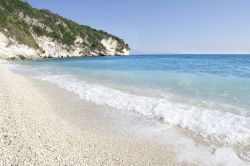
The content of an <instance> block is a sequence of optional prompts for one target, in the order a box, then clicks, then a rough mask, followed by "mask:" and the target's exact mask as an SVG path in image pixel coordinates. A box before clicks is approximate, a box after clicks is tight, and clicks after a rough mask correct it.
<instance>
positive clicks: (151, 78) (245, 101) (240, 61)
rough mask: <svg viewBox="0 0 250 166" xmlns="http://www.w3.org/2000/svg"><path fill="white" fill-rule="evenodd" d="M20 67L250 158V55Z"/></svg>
mask: <svg viewBox="0 0 250 166" xmlns="http://www.w3.org/2000/svg"><path fill="white" fill-rule="evenodd" d="M15 67H16V68H19V69H22V70H26V71H27V72H30V73H33V74H32V76H34V77H36V78H37V79H40V80H43V81H48V82H51V83H53V84H56V85H57V86H59V87H61V88H64V89H66V90H68V91H70V92H72V93H74V94H75V95H77V96H78V97H80V98H81V99H82V100H84V101H87V102H91V103H94V104H97V105H100V106H105V107H110V108H112V109H115V110H117V111H118V112H119V111H122V112H134V113H136V114H139V115H140V116H142V117H145V118H150V119H152V120H154V121H161V123H162V124H163V125H164V124H168V125H171V126H176V127H179V128H183V129H185V130H188V131H190V132H192V133H193V134H196V135H199V136H201V137H202V138H204V139H205V140H207V141H208V142H209V143H210V144H211V145H213V144H214V145H220V147H230V148H231V149H232V150H233V151H234V152H235V153H236V155H237V156H238V158H239V159H241V160H243V161H244V162H246V163H249V161H250V55H215V54H213V55H209V54H205V55H199V54H195V55H193V54H177V55H174V54H167V55H131V56H100V57H81V58H66V59H46V60H37V61H28V60H27V61H20V62H15ZM34 73H35V74H34Z"/></svg>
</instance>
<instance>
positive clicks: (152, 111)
mask: <svg viewBox="0 0 250 166" xmlns="http://www.w3.org/2000/svg"><path fill="white" fill-rule="evenodd" d="M38 78H39V79H41V80H45V81H49V82H51V83H54V84H56V85H58V86H59V87H61V88H64V89H66V90H68V91H71V92H73V93H75V94H76V95H78V96H79V97H80V98H81V99H83V100H86V101H90V102H93V103H96V104H98V105H107V106H110V107H113V108H115V109H117V110H129V111H134V112H137V113H140V114H142V115H145V116H149V117H153V118H159V119H162V120H163V121H164V122H166V123H169V124H172V125H178V126H180V127H183V128H186V129H189V130H191V131H193V132H195V133H197V134H200V135H202V136H203V137H205V138H210V139H216V140H219V141H223V142H225V143H228V144H243V145H249V142H250V117H245V116H241V115H236V114H233V113H229V112H223V111H219V110H212V109H206V108H202V107H197V106H193V105H189V104H185V103H177V102H173V101H170V100H166V99H163V98H157V97H146V96H139V95H134V94H129V93H126V92H123V91H120V90H116V89H112V88H109V87H105V86H102V85H100V84H92V83H91V84H90V83H88V82H85V81H82V80H80V79H76V78H72V77H71V76H67V75H42V76H38Z"/></svg>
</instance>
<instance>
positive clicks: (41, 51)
mask: <svg viewBox="0 0 250 166" xmlns="http://www.w3.org/2000/svg"><path fill="white" fill-rule="evenodd" d="M13 11H14V12H13ZM129 53H130V48H129V46H128V44H126V43H125V42H124V41H123V40H122V39H120V38H118V37H116V36H113V35H111V34H108V33H107V32H104V31H102V30H96V29H93V28H91V27H89V26H84V25H79V24H77V23H75V22H73V21H72V20H68V19H66V18H63V17H61V16H59V15H58V14H54V13H52V12H50V11H48V10H38V9H35V8H32V7H31V6H30V5H29V4H28V3H27V2H23V1H20V0H0V58H1V59H8V60H16V59H41V58H66V57H79V56H99V55H102V56H103V55H109V56H116V55H118V56H121V55H129Z"/></svg>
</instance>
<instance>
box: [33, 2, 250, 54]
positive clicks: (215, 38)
mask: <svg viewBox="0 0 250 166" xmlns="http://www.w3.org/2000/svg"><path fill="white" fill-rule="evenodd" d="M28 2H29V3H30V4H31V5H32V6H34V7H36V8H47V9H49V10H51V11H53V12H55V13H58V14H60V15H62V16H64V17H67V18H69V19H72V20H74V21H76V22H78V23H80V24H84V25H89V26H92V27H94V28H96V29H102V30H105V31H107V32H109V33H112V34H114V35H117V36H119V37H121V38H123V39H124V40H125V41H126V42H127V43H128V44H129V45H130V47H131V48H132V52H134V53H250V0H28Z"/></svg>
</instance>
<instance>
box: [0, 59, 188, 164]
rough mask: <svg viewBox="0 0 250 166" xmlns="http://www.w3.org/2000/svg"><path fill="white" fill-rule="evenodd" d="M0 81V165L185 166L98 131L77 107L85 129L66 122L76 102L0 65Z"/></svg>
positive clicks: (152, 146)
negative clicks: (69, 100)
mask: <svg viewBox="0 0 250 166" xmlns="http://www.w3.org/2000/svg"><path fill="white" fill-rule="evenodd" d="M0 82H1V83H0V110H1V111H0V126H1V128H0V165H189V164H188V163H183V162H182V163H178V164H177V163H176V162H175V155H174V154H173V153H171V152H169V151H168V148H167V147H166V146H164V145H161V144H156V143H153V142H149V141H147V140H144V141H143V140H141V139H140V140H137V139H136V138H135V137H129V136H127V137H126V136H125V135H121V134H116V133H115V132H114V133H110V132H109V130H103V129H102V127H100V126H102V124H101V123H102V121H100V122H99V121H98V120H97V119H96V120H95V116H96V115H95V112H91V110H85V108H77V109H82V110H84V113H82V114H83V115H84V114H85V116H82V117H81V120H82V121H85V124H86V125H81V127H79V126H78V125H76V124H74V123H70V122H71V121H74V118H73V117H74V116H75V117H77V114H76V115H72V116H70V114H71V113H70V110H69V109H74V107H75V108H76V107H77V106H79V103H78V105H77V104H76V103H77V101H75V103H74V102H73V103H74V104H72V105H70V104H69V105H67V104H68V103H72V102H63V101H66V100H67V95H66V94H69V93H68V92H66V91H65V90H63V89H60V88H56V87H55V86H53V85H49V84H43V86H42V83H41V84H39V83H38V82H37V81H32V80H31V79H27V78H25V77H24V76H21V75H18V74H15V73H13V72H11V71H10V70H9V69H7V68H6V67H5V65H4V64H3V62H2V63H1V64H0ZM46 89H47V90H46ZM62 94H64V96H62ZM69 95H70V94H69ZM55 96H57V97H55ZM51 97H54V98H53V99H52V98H51ZM88 109H90V108H88ZM61 111H62V112H64V114H63V113H61V114H60V113H59V112H61ZM65 116H68V118H65ZM69 117H70V118H72V119H71V120H70V118H69ZM96 118H97V117H96ZM90 121H92V123H91V122H90ZM98 126H99V127H98Z"/></svg>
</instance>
